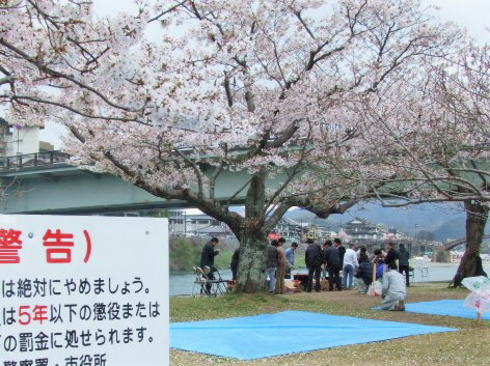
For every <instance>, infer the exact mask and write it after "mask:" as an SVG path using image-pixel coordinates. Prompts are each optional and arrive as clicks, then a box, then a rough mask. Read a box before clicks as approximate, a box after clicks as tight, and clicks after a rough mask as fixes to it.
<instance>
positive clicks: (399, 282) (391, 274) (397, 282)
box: [381, 262, 407, 311]
mask: <svg viewBox="0 0 490 366" xmlns="http://www.w3.org/2000/svg"><path fill="white" fill-rule="evenodd" d="M388 268H389V271H388V272H386V273H385V274H384V276H383V291H382V293H381V297H382V299H383V300H382V302H381V309H383V310H395V311H404V310H405V299H406V297H407V286H406V284H405V278H404V277H403V275H401V274H400V273H398V271H397V267H396V263H395V262H390V263H388Z"/></svg>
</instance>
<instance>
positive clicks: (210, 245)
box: [200, 238, 219, 294]
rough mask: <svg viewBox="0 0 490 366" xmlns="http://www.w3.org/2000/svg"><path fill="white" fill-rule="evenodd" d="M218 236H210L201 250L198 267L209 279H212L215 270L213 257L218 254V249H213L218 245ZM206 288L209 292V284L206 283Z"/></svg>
mask: <svg viewBox="0 0 490 366" xmlns="http://www.w3.org/2000/svg"><path fill="white" fill-rule="evenodd" d="M218 242H219V240H218V238H212V239H211V240H210V241H208V242H207V243H206V244H205V245H204V247H203V248H202V251H201V262H200V267H201V269H202V270H203V271H204V273H205V274H206V277H207V278H208V279H209V280H214V272H215V271H216V267H214V257H215V256H217V255H218V254H219V249H215V247H216V245H218ZM206 267H209V273H207V272H208V271H207V268H206ZM206 290H207V292H208V294H209V293H211V284H210V283H208V284H206Z"/></svg>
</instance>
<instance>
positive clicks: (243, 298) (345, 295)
mask: <svg viewBox="0 0 490 366" xmlns="http://www.w3.org/2000/svg"><path fill="white" fill-rule="evenodd" d="M467 294H468V291H466V290H464V289H448V288H447V286H446V285H445V284H438V283H420V284H417V285H415V286H413V287H410V289H409V295H408V302H417V301H430V300H438V299H461V298H464V297H465V296H466V295H467ZM379 301H380V299H379V298H378V297H376V298H374V297H369V296H365V295H359V294H357V293H356V292H355V291H352V290H351V291H342V292H322V293H299V294H291V295H276V296H271V295H265V294H259V295H226V296H222V297H217V298H190V297H174V298H171V299H170V305H171V308H170V312H171V321H191V320H201V319H213V318H226V317H233V316H245V315H253V314H260V313H274V312H279V311H284V310H305V311H313V312H319V313H329V314H336V315H348V316H355V317H360V318H370V319H384V320H391V321H401V322H413V323H420V324H429V325H439V326H447V327H455V328H459V329H460V331H458V332H451V333H440V334H432V335H423V336H415V337H407V338H401V339H395V340H390V341H385V342H378V343H368V344H361V345H353V346H346V347H339V348H332V349H326V350H320V351H315V352H307V353H300V354H294V355H288V356H282V357H274V358H269V359H261V360H256V361H248V362H247V361H238V360H233V359H227V358H220V357H213V356H208V355H202V354H197V353H191V352H182V351H177V350H172V351H171V365H172V366H193V365H200V366H202V365H217V364H219V365H242V366H259V365H260V366H273V365H274V366H276V365H279V366H281V365H282V366H286V365H292V366H320V365H321V366H327V365H335V366H353V365H356V366H358V365H362V366H379V365H383V366H385V365H393V366H394V365H396V366H414V365H422V366H425V365H430V366H461V365H465V366H488V360H490V322H483V323H482V324H480V325H478V324H477V323H476V321H474V320H471V319H461V318H452V317H441V316H431V315H424V314H413V313H406V312H403V313H400V312H384V311H376V310H372V309H371V308H372V307H373V306H376V305H377V304H379ZM278 337H280V334H278ZM219 341H220V340H219V339H216V340H215V342H219ZM243 346H244V347H246V345H243Z"/></svg>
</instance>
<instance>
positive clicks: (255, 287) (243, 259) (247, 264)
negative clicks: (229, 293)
mask: <svg viewBox="0 0 490 366" xmlns="http://www.w3.org/2000/svg"><path fill="white" fill-rule="evenodd" d="M250 229H251V230H246V231H247V232H246V233H244V234H245V235H244V236H243V239H242V240H240V261H239V265H238V284H237V287H236V289H235V291H236V292H246V293H254V292H261V291H265V290H266V277H265V253H266V249H267V245H268V242H267V236H266V234H265V233H264V232H262V230H261V229H260V228H257V229H253V228H250Z"/></svg>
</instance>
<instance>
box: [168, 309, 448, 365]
mask: <svg viewBox="0 0 490 366" xmlns="http://www.w3.org/2000/svg"><path fill="white" fill-rule="evenodd" d="M455 330H457V329H454V328H444V327H433V326H427V325H420V324H411V323H399V322H390V321H383V320H371V319H361V318H353V317H348V316H336V315H328V314H320V313H310V312H304V311H285V312H281V313H276V314H261V315H255V316H248V317H240V318H227V319H217V320H204V321H196V322H187V323H172V324H171V326H170V346H171V347H172V348H176V349H180V350H186V351H193V352H200V353H206V354H210V355H216V356H223V357H232V358H238V359H240V360H251V359H257V358H263V357H273V356H280V355H284V354H289V353H298V352H305V351H313V350H318V349H323V348H331V347H339V346H345V345H350V344H358V343H368V342H376V341H384V340H387V339H393V338H401V337H407V336H413V335H420V334H428V333H440V332H451V331H455Z"/></svg>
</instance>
